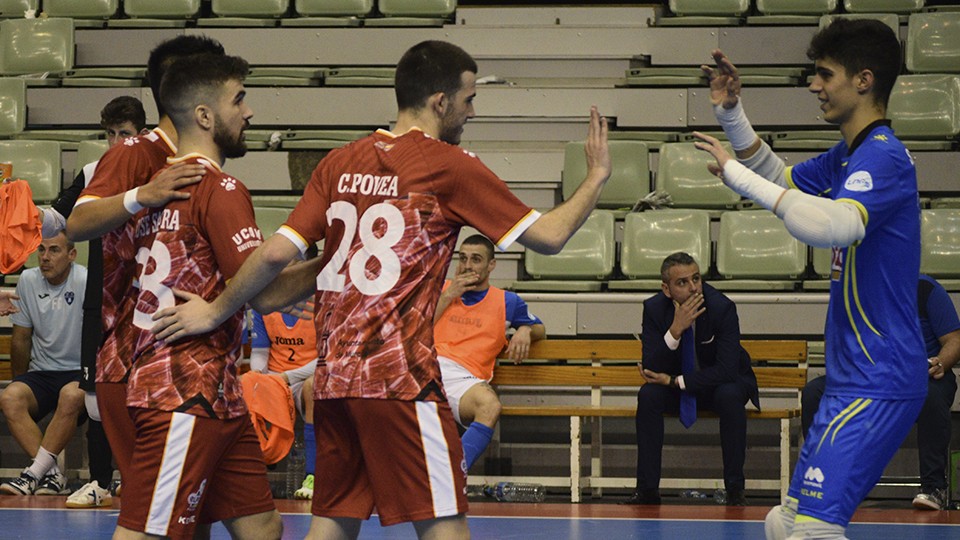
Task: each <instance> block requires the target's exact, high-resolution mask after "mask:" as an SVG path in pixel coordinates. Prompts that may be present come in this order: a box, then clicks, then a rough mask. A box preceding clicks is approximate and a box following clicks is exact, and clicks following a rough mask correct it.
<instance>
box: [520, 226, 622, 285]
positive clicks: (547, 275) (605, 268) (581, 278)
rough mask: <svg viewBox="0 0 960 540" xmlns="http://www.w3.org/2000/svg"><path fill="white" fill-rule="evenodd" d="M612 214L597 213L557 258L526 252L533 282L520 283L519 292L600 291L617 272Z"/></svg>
mask: <svg viewBox="0 0 960 540" xmlns="http://www.w3.org/2000/svg"><path fill="white" fill-rule="evenodd" d="M613 229H614V219H613V213H611V212H609V211H607V210H594V211H593V213H592V214H590V217H589V218H587V220H586V222H584V224H583V226H581V227H580V229H579V230H577V232H576V233H574V234H573V236H572V237H571V238H570V240H568V241H567V245H566V246H564V248H563V249H562V250H561V251H560V253H557V254H556V255H543V254H540V253H537V252H535V251H533V250H529V249H528V250H526V252H524V258H523V265H524V268H525V269H526V271H527V273H528V274H530V276H531V277H532V278H533V279H532V280H525V281H517V282H514V283H513V285H511V289H513V290H518V291H532V290H540V291H571V292H572V291H577V292H587V291H599V290H601V289H602V287H603V282H602V280H605V279H608V278H609V277H610V276H611V275H612V274H613V270H614V263H615V260H616V242H615V241H614V236H613V235H614V230H613Z"/></svg>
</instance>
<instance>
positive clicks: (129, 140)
mask: <svg viewBox="0 0 960 540" xmlns="http://www.w3.org/2000/svg"><path fill="white" fill-rule="evenodd" d="M138 142H140V139H139V138H137V137H127V138H126V139H124V140H123V145H124V146H133V145H135V144H137V143H138Z"/></svg>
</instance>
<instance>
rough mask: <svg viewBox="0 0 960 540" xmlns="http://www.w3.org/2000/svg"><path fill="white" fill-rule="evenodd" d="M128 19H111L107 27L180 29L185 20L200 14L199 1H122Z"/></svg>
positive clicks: (184, 24)
mask: <svg viewBox="0 0 960 540" xmlns="http://www.w3.org/2000/svg"><path fill="white" fill-rule="evenodd" d="M123 12H124V14H126V16H127V17H130V18H129V19H111V20H110V21H109V22H108V23H107V25H108V26H111V27H120V28H140V27H149V28H152V27H160V28H182V27H184V26H186V24H187V23H186V21H187V19H194V18H196V17H197V15H199V14H200V0H124V2H123Z"/></svg>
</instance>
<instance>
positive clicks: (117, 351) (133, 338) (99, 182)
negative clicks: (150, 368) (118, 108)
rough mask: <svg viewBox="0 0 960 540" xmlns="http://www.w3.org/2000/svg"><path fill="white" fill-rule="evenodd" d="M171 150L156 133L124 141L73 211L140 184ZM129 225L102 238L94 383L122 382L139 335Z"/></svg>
mask: <svg viewBox="0 0 960 540" xmlns="http://www.w3.org/2000/svg"><path fill="white" fill-rule="evenodd" d="M176 152H177V148H176V146H174V144H173V143H172V142H171V141H170V138H169V137H168V136H167V134H166V133H164V132H163V130H161V129H160V128H155V129H154V130H153V131H151V132H149V133H147V134H146V135H142V136H139V137H131V138H129V139H125V140H124V141H123V142H122V143H121V144H118V145H115V146H114V147H113V148H111V149H110V150H108V151H107V153H106V154H104V155H103V157H102V158H100V162H99V163H97V168H96V170H95V171H94V173H93V178H92V179H91V180H90V183H89V184H88V185H87V187H86V188H84V190H83V192H81V193H80V197H79V198H78V199H77V205H78V206H79V205H81V204H83V203H85V202H90V201H91V200H95V199H100V198H105V197H111V196H113V195H117V194H119V193H124V192H125V191H127V190H130V189H133V188H135V187H139V186H142V185H144V184H146V183H147V182H148V181H149V180H150V178H152V177H153V175H154V174H155V173H156V172H157V171H159V170H160V169H162V168H163V167H164V166H165V165H166V164H167V157H169V156H172V155H174V154H176ZM133 224H134V219H132V218H131V219H130V220H129V221H127V223H126V224H124V225H123V226H121V227H118V228H116V229H114V230H112V231H110V232H108V233H107V234H105V235H104V236H103V343H102V344H101V346H100V350H99V352H98V353H97V378H96V381H97V382H110V383H116V382H122V381H124V380H125V379H126V377H127V373H128V372H129V371H130V365H131V363H132V362H133V353H134V349H135V346H136V343H137V341H138V340H139V339H140V329H139V328H137V327H135V326H133V325H132V324H130V321H131V318H132V317H133V309H134V299H135V297H136V290H131V289H132V286H133V281H134V278H135V275H134V272H135V271H136V265H135V264H133V262H134V259H135V256H136V251H135V249H134V247H133Z"/></svg>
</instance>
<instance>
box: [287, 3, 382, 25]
mask: <svg viewBox="0 0 960 540" xmlns="http://www.w3.org/2000/svg"><path fill="white" fill-rule="evenodd" d="M294 10H295V11H296V12H297V14H298V15H299V17H296V18H292V17H288V18H286V19H283V20H281V21H280V24H281V25H282V26H360V22H361V20H362V19H363V18H364V17H366V16H367V15H369V14H370V12H371V11H373V0H296V1H295V2H294Z"/></svg>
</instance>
